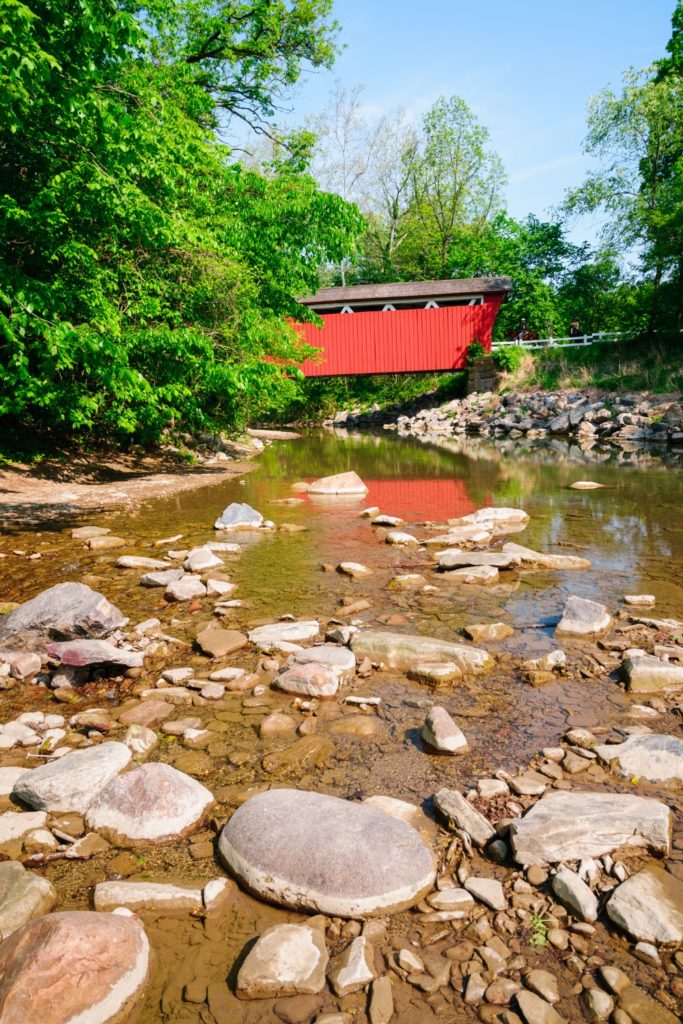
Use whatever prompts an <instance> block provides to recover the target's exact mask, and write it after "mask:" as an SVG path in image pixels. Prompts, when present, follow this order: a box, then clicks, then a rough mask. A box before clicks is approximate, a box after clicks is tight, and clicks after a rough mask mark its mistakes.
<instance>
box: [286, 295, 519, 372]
mask: <svg viewBox="0 0 683 1024" xmlns="http://www.w3.org/2000/svg"><path fill="white" fill-rule="evenodd" d="M510 288H511V284H510V281H509V280H508V279H507V278H504V277H496V278H472V279H470V280H451V281H410V282H402V283H399V284H382V285H353V286H351V287H348V288H322V289H321V290H320V291H319V292H317V294H316V295H312V296H310V297H309V298H306V299H301V300H300V301H301V303H302V304H303V305H305V306H308V307H309V308H310V309H312V310H313V311H314V312H316V313H318V315H319V316H321V317H322V319H323V326H322V327H316V326H314V325H313V324H301V325H300V326H299V330H300V333H301V335H302V337H303V339H304V340H305V341H306V342H307V343H308V344H309V345H314V346H316V347H317V348H320V358H319V360H318V361H313V360H311V359H307V360H305V362H304V363H303V371H304V374H305V375H306V377H331V376H340V375H350V374H363V373H424V372H427V371H430V370H460V369H462V368H463V367H464V366H465V362H466V357H467V349H468V348H469V346H470V345H471V344H472V342H473V341H479V342H480V343H481V344H482V345H483V347H484V348H485V349H487V350H489V349H490V348H491V331H492V329H493V324H494V321H495V319H496V314H497V312H498V308H499V306H500V304H501V302H502V300H503V298H504V297H505V295H506V294H507V292H509V291H510Z"/></svg>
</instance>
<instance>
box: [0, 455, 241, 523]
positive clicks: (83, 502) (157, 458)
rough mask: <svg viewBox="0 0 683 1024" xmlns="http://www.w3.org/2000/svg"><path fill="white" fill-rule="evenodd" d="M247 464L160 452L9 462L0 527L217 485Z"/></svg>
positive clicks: (1, 488) (0, 475)
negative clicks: (195, 460)
mask: <svg viewBox="0 0 683 1024" xmlns="http://www.w3.org/2000/svg"><path fill="white" fill-rule="evenodd" d="M252 468H253V464H252V463H251V462H249V461H246V460H240V461H237V460H235V461H230V462H221V463H218V464H216V465H211V466H209V465H206V464H204V465H201V466H190V465H187V464H186V463H183V462H181V461H179V460H178V459H177V458H173V457H172V456H168V455H163V454H154V455H149V454H136V455H126V454H121V453H112V454H111V455H102V456H97V455H95V456H86V455H78V456H74V457H73V458H71V459H69V461H68V462H64V461H61V460H60V461H56V460H55V461H51V462H46V463H42V464H41V465H40V466H39V467H31V466H24V465H18V464H13V465H12V466H11V468H9V469H3V470H0V528H2V527H7V526H15V525H22V526H26V525H31V524H32V523H40V522H45V521H46V520H48V519H53V518H54V517H55V516H59V515H73V514H74V513H75V512H80V511H83V510H86V509H104V508H111V507H113V506H116V505H138V504H140V503H141V502H143V501H145V500H147V499H149V498H158V497H160V496H163V495H164V494H165V493H167V494H177V493H178V492H179V491H188V490H192V489H193V488H196V487H207V486H210V485H212V484H221V483H223V482H224V481H226V480H229V479H231V478H232V477H235V476H242V475H243V474H244V473H248V472H250V471H251V469H252Z"/></svg>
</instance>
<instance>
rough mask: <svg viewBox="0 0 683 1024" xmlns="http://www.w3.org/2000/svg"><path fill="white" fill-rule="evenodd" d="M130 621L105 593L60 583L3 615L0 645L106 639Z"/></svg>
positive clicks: (21, 646) (72, 584)
mask: <svg viewBox="0 0 683 1024" xmlns="http://www.w3.org/2000/svg"><path fill="white" fill-rule="evenodd" d="M127 621H128V619H127V618H126V617H125V616H124V615H122V614H121V612H120V611H119V610H118V608H116V607H115V606H114V605H113V604H111V602H110V601H108V600H107V598H106V597H104V595H103V594H99V593H98V592H97V591H96V590H91V589H90V587H86V585H85V584H84V583H57V584H56V585H55V586H54V587H50V589H49V590H44V591H43V592H42V594H38V596H37V597H34V598H32V599H31V600H30V601H26V602H25V603H24V604H21V605H19V607H18V608H15V609H14V611H11V612H8V614H7V615H0V646H3V645H5V646H11V647H12V648H25V647H36V646H39V645H41V644H43V643H45V642H46V641H47V640H50V639H55V640H73V639H76V638H77V637H87V638H99V637H105V636H108V635H109V633H113V631H114V630H115V629H119V628H120V627H121V626H125V624H126V622H127Z"/></svg>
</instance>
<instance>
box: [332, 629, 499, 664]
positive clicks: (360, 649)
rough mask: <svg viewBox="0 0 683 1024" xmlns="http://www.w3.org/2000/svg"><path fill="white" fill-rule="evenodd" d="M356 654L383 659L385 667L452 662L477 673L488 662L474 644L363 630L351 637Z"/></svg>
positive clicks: (362, 656)
mask: <svg viewBox="0 0 683 1024" xmlns="http://www.w3.org/2000/svg"><path fill="white" fill-rule="evenodd" d="M351 649H352V651H353V653H354V654H355V655H356V657H361V658H370V659H371V660H372V661H375V662H383V663H384V664H385V665H387V666H388V667H389V668H398V669H411V668H416V667H417V666H418V665H421V664H423V663H425V662H444V661H447V662H452V663H453V664H455V665H456V666H457V667H458V668H459V669H460V671H461V672H481V671H483V670H484V669H487V668H489V667H490V666H491V664H492V659H491V657H490V655H489V654H488V653H487V652H486V651H483V650H480V649H479V648H477V647H469V646H466V645H465V644H454V643H451V642H450V641H449V640H439V639H437V638H436V637H429V636H414V635H410V634H409V633H388V632H383V631H381V630H376V629H365V630H361V631H360V632H358V633H356V634H355V636H354V637H353V638H352V640H351Z"/></svg>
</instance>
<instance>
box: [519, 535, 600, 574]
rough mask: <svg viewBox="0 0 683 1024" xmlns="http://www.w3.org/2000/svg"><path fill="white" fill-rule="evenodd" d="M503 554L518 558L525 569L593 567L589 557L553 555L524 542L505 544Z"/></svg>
mask: <svg viewBox="0 0 683 1024" xmlns="http://www.w3.org/2000/svg"><path fill="white" fill-rule="evenodd" d="M503 554H504V555H509V556H510V557H511V558H516V559H517V563H518V564H519V565H522V566H523V567H524V568H525V569H590V567H591V563H590V562H589V561H588V559H587V558H579V557H578V555H553V554H549V553H547V552H545V551H534V550H533V549H532V548H525V547H524V545H523V544H513V543H512V541H508V542H507V544H503Z"/></svg>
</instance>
